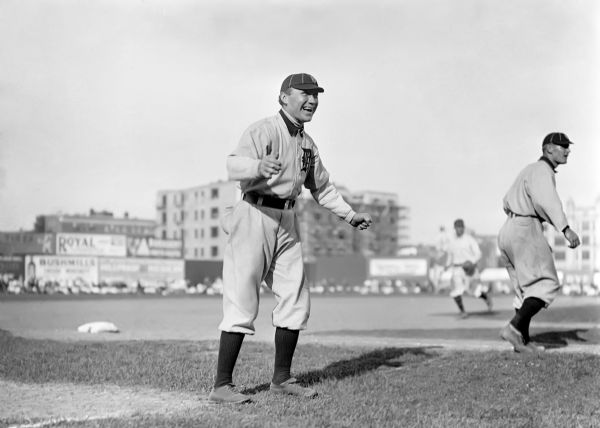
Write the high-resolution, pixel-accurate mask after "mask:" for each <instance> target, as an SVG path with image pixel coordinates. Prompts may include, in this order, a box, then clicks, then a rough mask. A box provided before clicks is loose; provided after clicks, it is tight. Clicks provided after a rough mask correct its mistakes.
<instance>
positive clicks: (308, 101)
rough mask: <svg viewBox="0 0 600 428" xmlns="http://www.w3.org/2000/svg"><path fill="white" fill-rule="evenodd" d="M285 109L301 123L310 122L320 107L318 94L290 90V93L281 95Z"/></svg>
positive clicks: (294, 89)
mask: <svg viewBox="0 0 600 428" xmlns="http://www.w3.org/2000/svg"><path fill="white" fill-rule="evenodd" d="M281 100H282V101H283V108H284V109H285V111H286V112H288V114H289V115H290V116H292V117H293V118H294V119H296V120H297V121H298V122H299V123H304V122H310V121H311V120H312V118H313V115H314V114H315V112H316V111H317V106H318V105H319V94H318V93H317V92H305V91H303V90H300V89H296V88H290V93H289V94H286V93H285V92H282V93H281Z"/></svg>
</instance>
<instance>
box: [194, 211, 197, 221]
mask: <svg viewBox="0 0 600 428" xmlns="http://www.w3.org/2000/svg"><path fill="white" fill-rule="evenodd" d="M194 220H198V210H195V211H194Z"/></svg>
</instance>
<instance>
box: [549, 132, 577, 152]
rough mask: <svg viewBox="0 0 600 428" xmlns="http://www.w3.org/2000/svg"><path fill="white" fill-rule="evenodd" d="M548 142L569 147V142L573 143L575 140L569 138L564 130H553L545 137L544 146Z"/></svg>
mask: <svg viewBox="0 0 600 428" xmlns="http://www.w3.org/2000/svg"><path fill="white" fill-rule="evenodd" d="M546 144H556V145H557V146H562V147H564V148H567V147H569V144H573V142H572V141H571V140H569V137H567V136H566V135H565V134H563V133H562V132H551V133H549V134H548V135H546V136H545V137H544V141H543V142H542V147H544V146H545V145H546Z"/></svg>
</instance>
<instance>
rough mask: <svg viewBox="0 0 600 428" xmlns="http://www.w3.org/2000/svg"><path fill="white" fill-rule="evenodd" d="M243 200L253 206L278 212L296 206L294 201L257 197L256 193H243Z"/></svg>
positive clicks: (266, 196)
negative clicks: (273, 209) (274, 209)
mask: <svg viewBox="0 0 600 428" xmlns="http://www.w3.org/2000/svg"><path fill="white" fill-rule="evenodd" d="M243 199H244V201H246V202H250V203H251V204H254V205H258V206H262V207H269V208H276V209H278V210H287V209H291V208H294V205H295V204H296V201H295V200H294V199H279V198H276V197H275V196H268V195H257V194H256V193H245V194H244V197H243Z"/></svg>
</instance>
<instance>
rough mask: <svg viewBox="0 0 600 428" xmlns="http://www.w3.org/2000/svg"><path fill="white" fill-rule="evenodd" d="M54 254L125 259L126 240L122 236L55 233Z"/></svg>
mask: <svg viewBox="0 0 600 428" xmlns="http://www.w3.org/2000/svg"><path fill="white" fill-rule="evenodd" d="M56 254H64V255H70V256H111V257H125V256H126V255H127V239H126V237H125V236H124V235H101V234H89V233H57V234H56Z"/></svg>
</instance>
